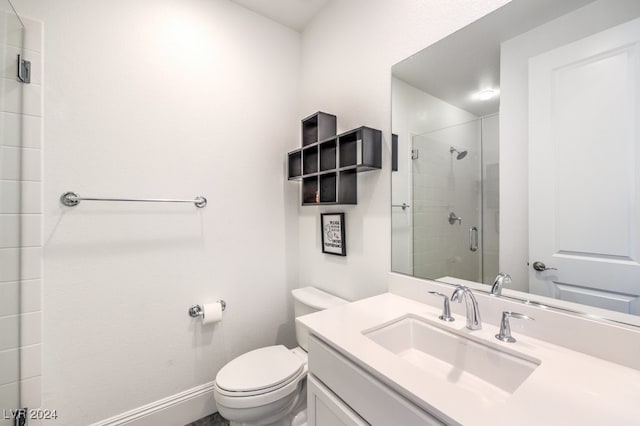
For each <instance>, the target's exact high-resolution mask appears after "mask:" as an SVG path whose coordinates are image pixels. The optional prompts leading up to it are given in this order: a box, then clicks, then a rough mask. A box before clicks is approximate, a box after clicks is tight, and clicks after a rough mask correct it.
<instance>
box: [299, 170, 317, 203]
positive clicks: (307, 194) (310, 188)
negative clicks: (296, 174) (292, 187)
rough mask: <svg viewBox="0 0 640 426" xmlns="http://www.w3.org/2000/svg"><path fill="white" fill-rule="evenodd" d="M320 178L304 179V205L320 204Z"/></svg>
mask: <svg viewBox="0 0 640 426" xmlns="http://www.w3.org/2000/svg"><path fill="white" fill-rule="evenodd" d="M319 198H320V197H319V196H318V176H310V177H306V178H303V179H302V204H318V202H319Z"/></svg>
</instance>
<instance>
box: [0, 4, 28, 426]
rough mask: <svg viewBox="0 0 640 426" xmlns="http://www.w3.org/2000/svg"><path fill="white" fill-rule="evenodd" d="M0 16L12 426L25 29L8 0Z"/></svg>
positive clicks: (0, 330)
mask: <svg viewBox="0 0 640 426" xmlns="http://www.w3.org/2000/svg"><path fill="white" fill-rule="evenodd" d="M0 14H1V16H0V79H1V81H0V84H1V85H2V86H1V87H2V90H1V91H0V410H2V414H3V415H2V418H0V424H1V425H5V424H7V425H9V424H11V425H13V424H14V419H13V418H14V417H15V415H16V410H17V409H18V408H20V407H22V401H21V382H20V378H21V372H20V360H21V335H20V323H21V316H20V314H21V296H22V294H21V293H22V288H21V282H20V280H21V267H20V266H21V250H20V247H21V245H22V244H21V229H22V226H21V222H22V220H21V219H22V218H21V215H20V213H21V195H20V190H21V185H20V178H21V162H22V161H21V149H20V148H21V147H22V134H21V129H22V124H21V123H22V115H21V112H22V88H21V84H20V83H18V82H17V81H16V74H17V59H18V54H22V48H23V37H24V36H23V34H24V28H23V25H22V22H21V21H20V19H19V17H18V15H17V14H16V13H15V10H14V9H13V7H12V5H11V3H9V2H8V0H0ZM16 424H18V423H16Z"/></svg>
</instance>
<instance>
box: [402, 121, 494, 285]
mask: <svg viewBox="0 0 640 426" xmlns="http://www.w3.org/2000/svg"><path fill="white" fill-rule="evenodd" d="M497 135H498V118H497V116H491V117H487V118H484V119H478V120H474V121H470V122H467V123H463V124H459V125H456V126H451V127H446V128H442V129H438V130H434V131H431V132H428V133H424V134H421V135H415V136H414V137H413V138H412V159H413V160H412V188H413V197H412V203H413V206H414V208H413V270H414V271H413V272H414V275H415V276H418V277H422V278H429V279H444V280H447V277H448V278H459V279H463V280H470V281H476V282H491V280H493V278H494V277H495V274H494V272H495V271H497V264H498V257H497V253H498V250H497V244H498V238H497V232H498V229H497V224H498V205H497V199H498V198H497V196H498V191H497V185H498V180H497V178H498V168H497V167H498V150H497V146H498V143H497V142H498V141H497ZM494 139H495V144H494V143H493V140H494ZM484 145H486V147H485V146H484ZM494 145H495V147H494ZM485 151H486V153H485ZM485 157H486V158H485ZM489 222H491V223H489ZM485 234H488V235H485ZM485 242H486V243H487V244H488V245H489V246H488V247H486V245H487V244H485ZM494 245H495V247H493V246H494ZM485 252H486V253H485ZM485 254H486V256H485ZM494 264H495V266H494ZM492 274H494V275H493V276H492Z"/></svg>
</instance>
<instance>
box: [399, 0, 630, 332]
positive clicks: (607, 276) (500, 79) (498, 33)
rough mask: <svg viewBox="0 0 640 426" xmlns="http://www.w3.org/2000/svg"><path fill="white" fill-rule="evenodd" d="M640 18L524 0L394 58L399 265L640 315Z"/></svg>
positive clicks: (616, 5) (542, 299) (555, 301)
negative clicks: (501, 276) (504, 278)
mask: <svg viewBox="0 0 640 426" xmlns="http://www.w3.org/2000/svg"><path fill="white" fill-rule="evenodd" d="M639 17H640V1H638V0H562V1H558V0H513V1H511V2H510V3H507V4H506V5H505V6H503V7H501V8H500V9H497V10H496V11H494V12H493V13H491V14H489V15H487V16H485V17H484V18H482V19H480V20H478V21H476V22H474V23H473V24H471V25H469V26H467V27H465V28H463V29H462V30H460V31H458V32H456V33H454V34H452V35H450V36H449V37H447V38H445V39H443V40H441V41H439V42H437V43H435V44H433V45H432V46H429V47H427V48H426V49H424V50H422V51H420V52H418V53H416V54H415V55H412V56H411V57H409V58H407V59H405V60H404V61H402V62H400V63H398V64H396V65H395V66H394V67H393V69H392V74H393V77H392V78H393V82H392V88H393V89H392V129H393V134H394V145H395V144H396V143H397V153H398V156H397V164H396V162H395V161H394V169H396V170H394V171H393V172H392V200H391V205H392V207H391V211H392V250H391V251H392V270H393V271H395V272H400V273H404V274H409V275H413V276H415V277H420V278H426V279H434V280H438V281H443V282H447V283H451V284H459V283H479V285H476V286H475V287H476V288H478V289H483V290H486V291H489V289H490V288H491V287H490V285H491V284H492V283H493V281H494V279H495V278H496V276H497V275H498V273H501V272H503V273H507V274H509V275H510V277H511V282H507V283H506V284H505V287H504V288H505V290H504V295H506V296H510V297H516V298H521V299H522V300H528V301H536V302H537V303H541V304H544V305H549V306H556V307H560V308H564V309H569V310H573V311H578V312H582V313H588V314H592V315H598V316H604V317H606V318H608V319H612V320H615V321H621V322H625V323H628V324H634V325H640V18H639Z"/></svg>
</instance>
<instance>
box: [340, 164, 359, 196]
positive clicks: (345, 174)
mask: <svg viewBox="0 0 640 426" xmlns="http://www.w3.org/2000/svg"><path fill="white" fill-rule="evenodd" d="M338 176H339V178H340V181H339V184H338V204H358V175H357V171H356V170H355V169H352V170H343V171H341V172H340V173H339V174H338Z"/></svg>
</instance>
